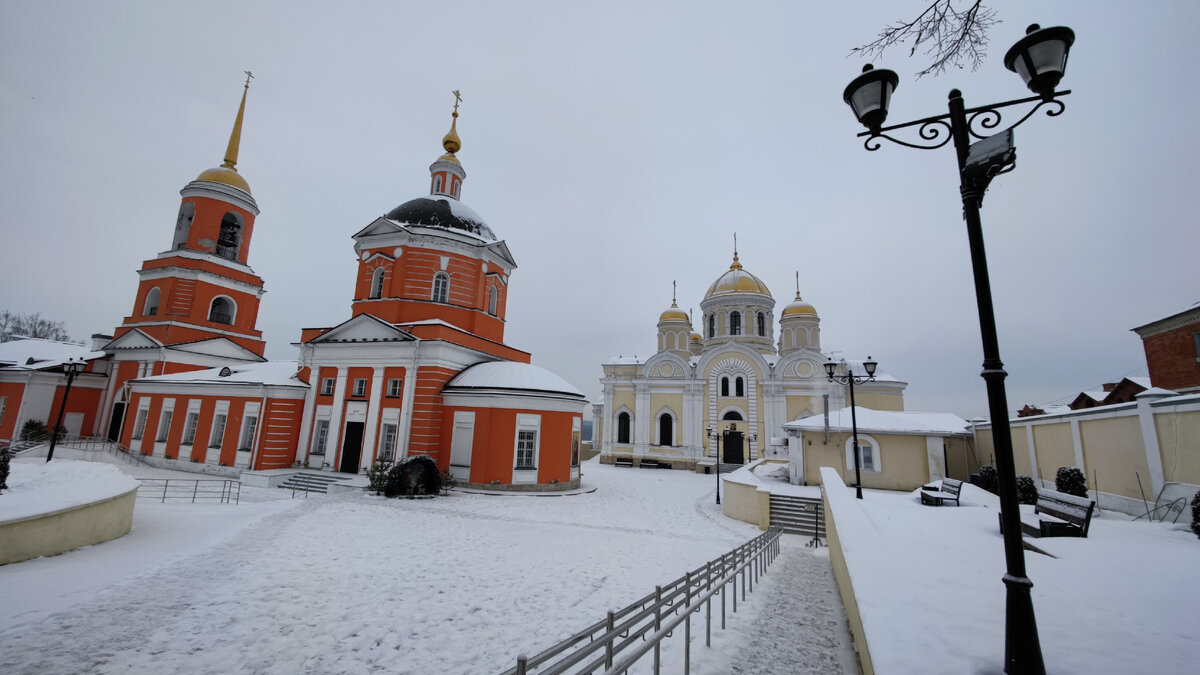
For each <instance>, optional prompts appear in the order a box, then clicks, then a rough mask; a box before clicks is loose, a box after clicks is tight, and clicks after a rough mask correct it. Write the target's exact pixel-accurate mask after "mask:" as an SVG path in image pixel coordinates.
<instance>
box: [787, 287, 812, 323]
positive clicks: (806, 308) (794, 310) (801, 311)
mask: <svg viewBox="0 0 1200 675" xmlns="http://www.w3.org/2000/svg"><path fill="white" fill-rule="evenodd" d="M816 315H817V308H816V307H813V306H812V305H810V304H809V303H807V302H805V301H804V300H803V298H801V297H800V292H799V291H797V292H796V299H795V300H793V301H792V302H791V303H789V304H788V306H787V307H784V308H783V313H781V314H780V315H779V317H780V318H781V319H782V318H787V317H789V316H816Z"/></svg>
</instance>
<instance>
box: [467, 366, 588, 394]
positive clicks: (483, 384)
mask: <svg viewBox="0 0 1200 675" xmlns="http://www.w3.org/2000/svg"><path fill="white" fill-rule="evenodd" d="M446 388H447V389H451V388H454V389H522V390H527V391H546V392H554V393H559V394H569V395H571V396H578V397H579V398H584V396H583V392H581V391H579V390H578V389H576V388H575V387H573V386H572V385H571V383H570V382H567V381H566V380H564V379H562V378H561V377H559V376H558V375H555V374H554V373H552V372H550V371H548V370H546V369H545V368H542V367H541V366H535V365H533V364H532V363H517V362H515V361H487V362H484V363H477V364H475V365H473V366H471V367H469V368H467V369H466V370H464V371H462V372H461V373H459V374H458V375H455V376H454V379H452V380H450V381H449V382H448V383H446Z"/></svg>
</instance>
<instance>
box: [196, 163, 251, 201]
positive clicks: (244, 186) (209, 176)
mask: <svg viewBox="0 0 1200 675" xmlns="http://www.w3.org/2000/svg"><path fill="white" fill-rule="evenodd" d="M196 180H206V181H211V182H213V183H222V184H224V185H228V186H230V187H235V188H237V189H239V190H242V191H243V192H245V193H246V194H250V184H249V183H247V182H246V179H245V178H242V174H240V173H238V172H237V170H236V169H229V168H226V167H223V166H218V167H216V168H214V169H209V170H207V171H205V172H203V173H201V174H200V175H199V176H197V177H196Z"/></svg>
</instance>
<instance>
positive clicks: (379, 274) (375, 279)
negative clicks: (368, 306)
mask: <svg viewBox="0 0 1200 675" xmlns="http://www.w3.org/2000/svg"><path fill="white" fill-rule="evenodd" d="M383 274H384V271H383V267H382V266H380V267H376V268H375V271H374V272H372V273H371V294H370V295H369V296H368V298H370V299H371V300H378V299H379V298H382V297H383Z"/></svg>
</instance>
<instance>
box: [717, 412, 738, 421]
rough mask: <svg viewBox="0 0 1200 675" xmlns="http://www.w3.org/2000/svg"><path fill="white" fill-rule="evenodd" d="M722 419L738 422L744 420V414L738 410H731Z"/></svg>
mask: <svg viewBox="0 0 1200 675" xmlns="http://www.w3.org/2000/svg"><path fill="white" fill-rule="evenodd" d="M721 419H723V420H729V421H734V422H736V421H740V420H741V419H742V414H741V413H740V412H738V411H736V410H730V411H729V412H727V413H725V414H724V415H723V416H722V417H721Z"/></svg>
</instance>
